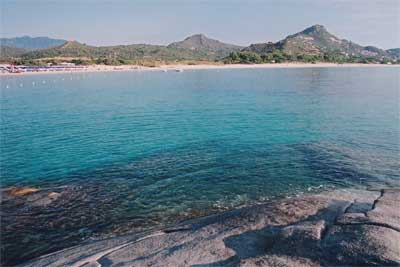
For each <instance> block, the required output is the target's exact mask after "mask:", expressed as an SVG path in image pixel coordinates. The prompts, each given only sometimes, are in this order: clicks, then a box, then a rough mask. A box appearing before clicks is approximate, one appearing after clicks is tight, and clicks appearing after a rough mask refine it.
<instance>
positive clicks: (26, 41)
mask: <svg viewBox="0 0 400 267" xmlns="http://www.w3.org/2000/svg"><path fill="white" fill-rule="evenodd" d="M65 42H66V41H65V40H62V39H52V38H49V37H30V36H23V37H15V38H0V45H1V46H8V47H14V48H21V49H25V50H37V49H46V48H49V47H53V46H58V45H62V44H63V43H65Z"/></svg>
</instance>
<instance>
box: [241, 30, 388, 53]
mask: <svg viewBox="0 0 400 267" xmlns="http://www.w3.org/2000/svg"><path fill="white" fill-rule="evenodd" d="M274 50H279V51H280V52H281V53H282V54H285V55H289V56H294V55H314V56H320V57H322V56H324V55H330V54H336V55H338V56H339V55H340V56H343V57H363V58H376V59H382V58H391V57H392V55H391V54H390V53H388V52H387V51H385V50H383V49H379V48H377V47H373V46H365V47H364V46H361V45H359V44H356V43H353V42H351V41H348V40H345V39H340V38H338V37H336V36H335V35H333V34H331V33H329V32H328V30H327V29H326V28H325V27H324V26H322V25H318V24H317V25H313V26H311V27H309V28H306V29H305V30H303V31H301V32H298V33H296V34H293V35H289V36H287V37H286V38H285V39H283V40H281V41H279V42H277V43H271V42H269V43H261V44H252V45H250V46H249V47H246V48H245V49H243V50H242V51H244V52H254V53H258V54H260V53H271V52H273V51H274Z"/></svg>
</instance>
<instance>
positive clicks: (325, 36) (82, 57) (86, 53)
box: [0, 25, 400, 66]
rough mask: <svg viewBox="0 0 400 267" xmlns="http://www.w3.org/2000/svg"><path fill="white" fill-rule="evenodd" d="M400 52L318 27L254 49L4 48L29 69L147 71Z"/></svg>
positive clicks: (369, 58) (197, 43)
mask: <svg viewBox="0 0 400 267" xmlns="http://www.w3.org/2000/svg"><path fill="white" fill-rule="evenodd" d="M41 38H42V37H41ZM15 39H18V38H15ZM59 41H62V40H59ZM399 51H400V50H399V49H390V50H387V51H386V50H383V49H379V48H377V47H374V46H361V45H358V44H356V43H354V42H351V41H348V40H345V39H340V38H338V37H336V36H335V35H333V34H331V33H329V32H328V31H327V29H326V28H325V27H324V26H322V25H313V26H311V27H309V28H307V29H305V30H303V31H301V32H298V33H296V34H292V35H289V36H287V37H286V38H285V39H283V40H281V41H279V42H276V43H273V42H267V43H259V44H252V45H250V46H248V47H241V46H237V45H232V44H227V43H223V42H221V41H218V40H214V39H210V38H208V37H206V36H205V35H203V34H195V35H192V36H190V37H187V38H186V39H184V40H183V41H179V42H174V43H171V44H169V45H167V46H163V45H149V44H132V45H116V46H90V45H86V44H82V43H79V42H77V41H68V42H64V43H62V44H61V45H58V46H55V47H49V48H45V49H36V50H32V51H28V50H24V49H20V48H17V47H9V46H2V47H1V55H0V60H1V61H2V62H14V63H15V64H24V65H43V64H47V63H55V64H56V63H59V62H62V61H68V62H74V63H76V64H106V65H120V64H138V65H148V66H153V65H154V66H156V65H159V64H168V63H176V62H180V63H188V62H191V64H197V63H198V62H202V63H204V62H221V63H222V62H223V63H225V64H235V63H245V64H250V63H280V62H317V61H320V62H322V61H324V62H338V63H345V62H356V63H392V64H396V63H399V62H400V54H399Z"/></svg>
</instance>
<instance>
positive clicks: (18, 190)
mask: <svg viewBox="0 0 400 267" xmlns="http://www.w3.org/2000/svg"><path fill="white" fill-rule="evenodd" d="M4 191H5V192H6V193H7V194H9V195H10V196H13V197H23V196H27V195H30V194H33V193H36V192H39V191H40V190H39V189H38V188H34V187H13V188H9V189H5V190H4Z"/></svg>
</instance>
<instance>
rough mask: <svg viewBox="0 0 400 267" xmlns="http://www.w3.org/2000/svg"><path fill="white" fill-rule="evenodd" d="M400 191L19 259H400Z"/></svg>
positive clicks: (171, 262) (265, 210) (339, 195)
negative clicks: (35, 257)
mask: <svg viewBox="0 0 400 267" xmlns="http://www.w3.org/2000/svg"><path fill="white" fill-rule="evenodd" d="M399 203H400V190H394V189H392V190H382V191H361V190H338V191H333V192H329V193H324V194H320V195H314V196H305V197H299V198H293V199H284V200H280V201H274V202H271V203H268V204H260V205H256V206H252V207H246V208H242V209H238V210H233V211H230V212H226V213H223V214H217V215H214V216H209V217H204V218H200V219H195V220H192V221H188V222H185V223H182V224H180V225H177V226H176V227H175V228H168V229H164V230H163V231H159V232H154V233H152V234H150V235H131V236H124V237H119V238H112V239H108V240H102V241H97V242H93V243H86V244H82V245H79V246H76V247H72V248H69V249H65V250H62V251H59V252H56V253H52V254H50V255H46V256H42V257H40V258H37V259H35V260H33V261H30V262H28V263H25V264H22V265H21V266H75V267H78V266H85V267H89V266H163V267H166V266H174V267H175V266H193V267H205V266H208V267H213V266H249V267H250V266H252V267H253V266H279V267H280V266H296V267H301V266H304V267H309V266H400V232H399V229H400V217H399Z"/></svg>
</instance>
